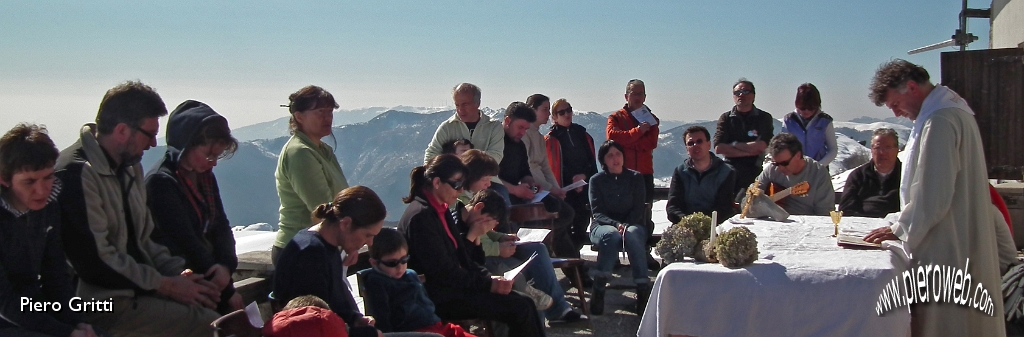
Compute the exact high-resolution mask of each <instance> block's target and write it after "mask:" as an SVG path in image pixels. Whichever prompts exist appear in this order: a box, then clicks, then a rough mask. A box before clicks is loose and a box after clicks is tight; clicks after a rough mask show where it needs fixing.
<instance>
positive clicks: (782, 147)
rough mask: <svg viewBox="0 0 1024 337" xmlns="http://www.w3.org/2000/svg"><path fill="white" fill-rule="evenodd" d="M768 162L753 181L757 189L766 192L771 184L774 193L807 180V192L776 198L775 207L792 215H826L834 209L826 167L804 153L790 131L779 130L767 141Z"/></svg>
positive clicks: (830, 183)
mask: <svg viewBox="0 0 1024 337" xmlns="http://www.w3.org/2000/svg"><path fill="white" fill-rule="evenodd" d="M768 152H769V153H770V154H771V157H772V158H771V159H772V163H771V165H769V166H768V168H766V169H765V170H764V171H763V172H761V175H760V176H758V178H757V181H758V182H760V185H758V187H759V188H761V190H763V191H766V192H767V191H768V189H769V188H768V186H769V185H775V186H774V189H775V191H776V192H779V191H782V190H783V189H786V188H789V187H793V186H794V185H796V184H799V183H801V182H805V181H806V182H807V183H808V184H809V185H810V186H809V187H808V190H807V194H806V195H803V196H797V195H792V196H789V197H788V198H784V199H782V200H780V202H779V206H782V209H784V210H786V212H789V214H792V215H823V216H827V215H829V211H834V210H835V205H836V201H835V200H836V192H835V190H834V189H833V188H832V178H831V177H830V176H829V175H828V168H826V167H825V166H824V165H821V164H820V163H818V162H816V161H814V159H811V157H808V156H805V155H804V151H803V146H802V145H801V144H800V140H799V139H797V138H796V136H794V135H793V134H791V133H780V134H778V135H776V136H775V137H773V138H772V141H771V143H769V144H768Z"/></svg>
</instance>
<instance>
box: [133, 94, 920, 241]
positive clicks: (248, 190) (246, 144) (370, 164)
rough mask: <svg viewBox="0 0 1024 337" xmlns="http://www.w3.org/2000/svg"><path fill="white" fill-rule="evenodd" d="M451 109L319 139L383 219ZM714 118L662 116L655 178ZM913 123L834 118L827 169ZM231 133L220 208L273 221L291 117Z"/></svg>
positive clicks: (351, 118)
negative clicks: (372, 195)
mask: <svg viewBox="0 0 1024 337" xmlns="http://www.w3.org/2000/svg"><path fill="white" fill-rule="evenodd" d="M481 110H482V111H483V112H484V113H485V114H487V115H489V116H492V117H494V116H500V115H501V114H503V113H504V109H490V108H483V109H481ZM453 113H454V111H453V109H452V108H450V107H440V108H417V107H406V106H398V107H392V108H383V107H371V108H364V109H356V110H339V111H337V112H336V113H335V117H334V124H335V127H334V134H333V139H332V137H327V138H325V139H324V141H325V142H326V143H327V144H328V145H331V146H332V147H334V149H335V154H336V155H337V157H338V160H339V161H340V162H341V166H342V169H343V170H344V172H345V176H346V178H347V179H348V181H349V184H352V185H364V186H369V187H371V188H373V189H374V191H376V192H377V193H378V194H379V195H380V196H381V198H382V199H383V200H384V203H385V205H386V206H387V208H388V220H389V221H395V220H397V219H398V218H399V217H400V216H401V214H402V211H403V210H404V209H405V205H404V204H402V202H401V200H400V199H401V198H402V197H403V196H405V195H406V194H407V193H408V191H409V171H410V170H411V169H412V168H413V167H415V166H417V165H421V164H422V160H423V150H424V149H425V148H426V146H427V144H428V143H429V142H430V139H431V138H432V137H433V134H434V131H435V130H436V129H437V126H438V125H439V124H440V123H441V122H442V121H444V120H446V119H448V118H449V117H451V115H452V114H453ZM779 117H781V116H779ZM606 121H607V113H604V114H599V113H596V112H584V113H580V112H577V115H576V116H575V117H574V122H576V123H578V124H580V125H582V126H584V127H586V128H587V130H588V132H590V134H591V136H592V137H594V141H595V143H597V144H600V143H602V142H604V140H605V133H604V129H605V125H606ZM715 124H716V121H696V122H681V121H669V120H663V121H662V126H661V136H660V140H659V146H658V148H657V149H655V150H654V168H655V176H656V177H657V178H658V182H659V185H664V186H668V180H669V178H670V177H671V175H672V170H673V169H674V168H675V167H677V166H679V165H680V164H681V163H682V161H683V159H685V158H686V150H685V146H684V144H683V141H682V134H683V131H685V130H686V128H687V127H689V126H691V125H703V126H704V127H706V128H708V130H709V131H711V132H712V133H714V129H715ZM910 125H911V124H910V122H909V121H906V120H899V119H887V120H880V119H875V118H870V117H861V118H857V119H855V120H852V121H850V122H835V124H834V126H835V130H836V136H837V141H838V148H839V155H838V157H837V158H836V160H835V161H833V162H832V164H831V165H830V166H829V168H830V171H831V172H832V173H833V174H834V175H835V174H840V173H841V172H844V171H846V170H849V169H851V168H854V167H856V166H858V165H860V164H863V163H864V162H866V161H867V160H868V159H869V158H870V151H869V150H868V148H867V147H865V146H864V145H862V144H866V143H867V142H869V141H870V138H871V132H872V131H873V130H874V129H875V128H879V127H891V128H893V129H895V130H896V131H897V133H898V134H899V135H900V144H901V146H902V144H905V143H906V137H907V135H909V133H910ZM775 130H776V133H778V132H780V131H781V130H782V122H781V121H779V120H776V121H775ZM542 132H546V129H542ZM232 134H233V135H234V136H235V137H236V138H237V139H238V140H239V147H238V150H237V151H236V153H235V154H234V156H232V157H231V158H230V159H228V160H223V161H221V162H219V163H218V166H217V167H216V168H215V169H214V171H215V172H216V174H217V180H218V181H219V183H220V190H221V198H222V199H223V200H224V207H225V212H226V213H227V215H228V217H229V219H230V220H231V223H232V224H233V225H235V226H240V225H249V224H253V223H268V224H270V225H271V226H272V227H276V224H277V221H278V209H279V207H280V203H279V202H278V197H277V190H276V187H275V180H274V171H275V169H276V166H277V155H278V153H279V152H280V151H281V147H282V146H283V145H284V143H285V142H287V140H288V117H287V116H285V117H282V118H279V119H276V120H273V121H269V122H264V123H259V124H255V125H250V126H246V127H241V128H237V129H235V130H233V131H232ZM163 152H164V147H162V146H159V147H156V148H153V149H151V150H149V151H147V152H146V154H145V157H144V158H143V165H144V167H145V168H146V169H147V170H148V169H149V168H151V167H152V166H153V165H154V163H155V162H156V160H157V159H159V157H160V156H162V155H163Z"/></svg>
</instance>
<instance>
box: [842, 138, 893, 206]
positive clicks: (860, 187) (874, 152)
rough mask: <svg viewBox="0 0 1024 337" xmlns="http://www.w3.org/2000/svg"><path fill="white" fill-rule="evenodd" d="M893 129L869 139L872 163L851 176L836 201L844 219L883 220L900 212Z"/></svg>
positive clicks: (854, 171) (856, 169)
mask: <svg viewBox="0 0 1024 337" xmlns="http://www.w3.org/2000/svg"><path fill="white" fill-rule="evenodd" d="M898 144H899V137H898V136H897V135H896V130H893V129H890V128H881V129H877V130H875V132H874V133H873V134H872V136H871V161H869V162H867V163H866V164H864V165H861V166H859V167H857V168H855V169H853V172H851V173H850V176H849V177H847V178H846V185H844V187H843V196H842V198H840V199H839V210H840V211H843V215H847V216H864V217H874V218H882V217H885V215H886V214H889V213H895V212H899V210H900V166H901V165H902V164H903V163H901V162H900V160H899V158H896V154H898V153H899V152H900V149H899V147H898Z"/></svg>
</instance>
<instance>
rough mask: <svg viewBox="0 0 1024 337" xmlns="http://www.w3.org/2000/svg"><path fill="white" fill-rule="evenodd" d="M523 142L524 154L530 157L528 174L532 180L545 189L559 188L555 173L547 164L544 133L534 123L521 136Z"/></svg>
mask: <svg viewBox="0 0 1024 337" xmlns="http://www.w3.org/2000/svg"><path fill="white" fill-rule="evenodd" d="M523 144H525V145H526V154H527V156H529V157H530V160H529V161H530V175H532V176H533V181H534V182H536V183H537V185H539V186H540V188H541V189H543V190H545V191H550V190H551V189H554V188H560V187H561V186H559V184H558V180H557V179H555V174H554V173H553V172H551V165H549V164H548V148H547V145H546V143H545V142H544V135H542V134H540V130H539V128H538V127H537V126H536V125H533V126H531V127H530V129H529V130H526V136H523Z"/></svg>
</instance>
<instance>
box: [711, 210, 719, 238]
mask: <svg viewBox="0 0 1024 337" xmlns="http://www.w3.org/2000/svg"><path fill="white" fill-rule="evenodd" d="M716 236H718V211H712V212H711V240H710V241H711V242H715V237H716Z"/></svg>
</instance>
